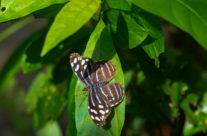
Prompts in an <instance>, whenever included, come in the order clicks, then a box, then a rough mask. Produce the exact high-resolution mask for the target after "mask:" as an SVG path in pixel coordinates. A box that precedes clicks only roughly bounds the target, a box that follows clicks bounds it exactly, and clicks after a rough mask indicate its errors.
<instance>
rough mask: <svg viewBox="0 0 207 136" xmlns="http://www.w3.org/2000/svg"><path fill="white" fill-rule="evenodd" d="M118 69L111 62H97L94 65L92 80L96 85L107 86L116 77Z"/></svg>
mask: <svg viewBox="0 0 207 136" xmlns="http://www.w3.org/2000/svg"><path fill="white" fill-rule="evenodd" d="M115 70H116V67H115V65H114V64H113V63H112V62H111V61H106V60H103V61H97V62H95V63H94V67H93V73H92V79H93V81H94V82H95V84H105V83H107V82H108V81H110V80H111V79H112V78H113V77H114V76H115V75H116V72H115Z"/></svg>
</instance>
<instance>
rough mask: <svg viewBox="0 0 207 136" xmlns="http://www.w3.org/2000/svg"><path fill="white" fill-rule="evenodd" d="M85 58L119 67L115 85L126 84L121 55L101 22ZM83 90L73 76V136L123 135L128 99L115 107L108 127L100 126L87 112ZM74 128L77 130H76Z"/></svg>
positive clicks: (92, 36)
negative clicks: (110, 62)
mask: <svg viewBox="0 0 207 136" xmlns="http://www.w3.org/2000/svg"><path fill="white" fill-rule="evenodd" d="M106 52H107V54H106ZM83 56H87V57H91V58H92V59H93V60H96V61H97V60H103V59H105V60H111V61H112V62H113V63H114V64H115V65H116V68H117V70H116V73H117V75H116V77H115V78H114V79H113V80H112V82H119V83H121V84H122V85H124V77H123V72H122V69H121V64H120V61H119V58H118V55H117V54H116V51H115V49H114V47H113V42H112V39H111V37H110V34H109V32H108V30H107V28H106V27H105V25H104V23H103V22H102V21H100V22H99V23H98V25H97V26H96V28H95V30H94V32H93V33H92V35H91V37H90V39H89V41H88V44H87V46H86V49H85V52H84V53H83ZM83 88H84V85H83V84H82V83H81V82H80V81H79V80H78V79H77V77H75V76H73V78H72V82H71V84H70V93H69V120H70V118H72V117H73V118H74V116H75V120H74V121H73V125H75V126H76V127H75V126H72V128H69V132H70V133H71V135H72V134H73V135H74V132H75V131H76V132H75V133H76V135H91V136H93V135H94V136H95V135H100V136H117V135H120V134H121V130H122V127H123V123H124V112H125V100H124V101H123V102H122V103H121V104H119V105H118V106H117V107H115V108H113V110H114V115H111V116H110V117H109V120H107V123H106V124H107V125H106V126H105V127H97V126H96V125H95V123H94V122H93V121H92V119H91V118H90V115H89V113H88V109H87V95H80V94H81V93H82V89H83ZM72 110H73V111H72ZM112 113H113V112H112ZM71 125H72V124H69V127H71ZM73 129H76V130H75V131H74V130H73Z"/></svg>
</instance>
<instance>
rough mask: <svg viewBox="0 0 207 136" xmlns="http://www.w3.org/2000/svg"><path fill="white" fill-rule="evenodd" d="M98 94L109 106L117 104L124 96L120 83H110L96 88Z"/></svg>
mask: <svg viewBox="0 0 207 136" xmlns="http://www.w3.org/2000/svg"><path fill="white" fill-rule="evenodd" d="M97 92H98V96H99V97H102V98H104V99H105V100H106V101H107V102H108V104H109V105H110V107H113V106H115V105H117V104H119V103H120V102H121V101H122V100H123V98H124V89H123V87H122V86H121V84H120V83H110V84H106V85H104V86H100V87H98V88H97Z"/></svg>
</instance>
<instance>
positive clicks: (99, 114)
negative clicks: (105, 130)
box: [88, 87, 111, 127]
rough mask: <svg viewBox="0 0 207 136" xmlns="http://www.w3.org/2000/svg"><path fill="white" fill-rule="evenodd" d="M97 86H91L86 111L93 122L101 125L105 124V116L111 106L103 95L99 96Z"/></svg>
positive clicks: (107, 114)
mask: <svg viewBox="0 0 207 136" xmlns="http://www.w3.org/2000/svg"><path fill="white" fill-rule="evenodd" d="M97 91H98V88H96V87H93V88H92V87H91V88H90V91H89V94H88V112H89V114H90V116H91V119H92V120H93V121H94V123H95V124H96V125H97V126H99V127H101V126H103V125H105V122H106V118H107V117H108V116H109V114H110V112H111V107H110V105H109V104H108V102H107V100H106V99H105V98H104V97H100V96H99V95H98V93H97Z"/></svg>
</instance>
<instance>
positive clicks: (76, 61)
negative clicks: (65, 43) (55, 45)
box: [70, 53, 93, 86]
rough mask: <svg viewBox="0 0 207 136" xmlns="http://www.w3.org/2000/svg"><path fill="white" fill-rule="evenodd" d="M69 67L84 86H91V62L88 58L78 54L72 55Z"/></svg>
mask: <svg viewBox="0 0 207 136" xmlns="http://www.w3.org/2000/svg"><path fill="white" fill-rule="evenodd" d="M70 65H71V68H72V70H73V72H74V73H75V75H76V76H77V77H78V79H79V80H80V81H81V82H83V83H84V84H85V85H86V86H89V85H92V84H93V81H92V77H91V73H92V69H93V61H92V60H91V59H90V58H87V57H82V56H80V55H79V54H78V53H72V54H71V55H70Z"/></svg>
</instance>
